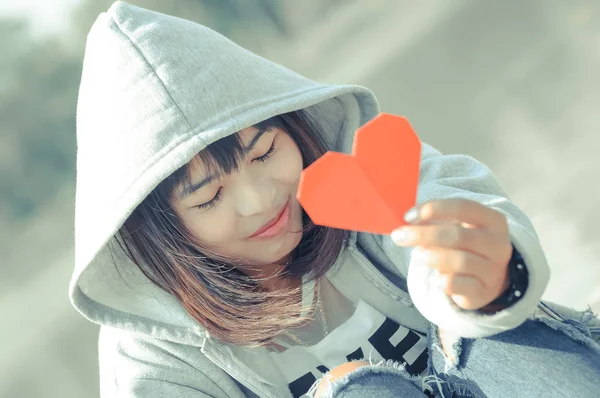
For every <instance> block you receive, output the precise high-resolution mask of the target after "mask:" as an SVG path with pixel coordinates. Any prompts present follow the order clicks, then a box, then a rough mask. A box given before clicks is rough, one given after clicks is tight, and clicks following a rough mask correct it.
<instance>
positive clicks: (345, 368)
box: [315, 361, 369, 398]
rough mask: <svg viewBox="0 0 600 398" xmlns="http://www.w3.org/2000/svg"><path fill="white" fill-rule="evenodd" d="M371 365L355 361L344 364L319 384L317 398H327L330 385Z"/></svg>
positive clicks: (330, 372)
mask: <svg viewBox="0 0 600 398" xmlns="http://www.w3.org/2000/svg"><path fill="white" fill-rule="evenodd" d="M367 365H369V362H367V361H354V362H346V363H343V364H341V365H339V366H337V367H335V368H333V369H331V370H330V371H329V372H328V373H327V374H326V375H325V376H324V377H323V378H322V379H321V381H320V382H319V386H318V387H317V390H316V392H315V398H324V397H326V392H327V390H328V389H329V385H330V384H331V383H333V382H334V381H336V380H338V379H340V378H342V377H344V376H346V375H348V374H349V373H351V372H353V371H355V370H356V369H358V368H361V367H363V366H367Z"/></svg>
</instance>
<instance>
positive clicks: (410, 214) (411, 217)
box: [404, 207, 419, 222]
mask: <svg viewBox="0 0 600 398" xmlns="http://www.w3.org/2000/svg"><path fill="white" fill-rule="evenodd" d="M418 218H419V211H418V210H417V208H416V207H413V208H412V209H410V210H409V211H407V212H406V214H405V215H404V221H406V222H415V221H417V219H418Z"/></svg>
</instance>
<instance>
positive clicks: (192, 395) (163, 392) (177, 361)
mask: <svg viewBox="0 0 600 398" xmlns="http://www.w3.org/2000/svg"><path fill="white" fill-rule="evenodd" d="M98 348H99V365H100V396H101V397H106V398H108V397H111V398H112V397H144V398H153V397H156V398H162V397H173V398H175V397H182V398H183V397H186V398H188V397H189V398H242V397H245V395H244V394H243V393H242V392H241V390H240V389H239V387H238V386H237V385H236V383H235V381H234V380H233V379H232V378H231V377H230V376H228V375H227V374H226V373H224V372H223V371H222V370H221V369H219V368H218V367H217V366H216V365H214V364H213V363H212V362H210V361H209V360H208V359H206V358H204V357H203V355H202V353H200V348H197V347H190V346H181V345H179V344H175V343H172V342H167V341H162V340H157V339H152V338H149V337H146V336H142V335H135V334H133V333H129V332H125V331H121V330H118V329H113V328H109V327H106V326H102V327H101V328H100V337H99V344H98ZM192 364H202V365H203V366H202V368H201V369H200V368H198V367H196V366H197V365H194V366H193V365H192Z"/></svg>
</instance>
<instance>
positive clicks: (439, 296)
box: [384, 143, 550, 338]
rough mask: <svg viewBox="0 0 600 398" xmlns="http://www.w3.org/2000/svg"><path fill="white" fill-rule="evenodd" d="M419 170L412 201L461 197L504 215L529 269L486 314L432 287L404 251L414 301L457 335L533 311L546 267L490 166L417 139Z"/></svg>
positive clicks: (430, 273) (496, 329) (479, 332)
mask: <svg viewBox="0 0 600 398" xmlns="http://www.w3.org/2000/svg"><path fill="white" fill-rule="evenodd" d="M420 173H421V175H420V182H419V190H418V195H417V203H423V202H427V201H430V200H435V199H449V198H464V199H470V200H474V201H477V202H479V203H482V204H484V205H487V206H489V207H490V208H493V209H495V210H497V211H499V212H501V213H502V214H504V215H505V216H506V218H507V221H508V226H509V231H510V236H511V240H512V243H513V245H514V246H515V247H516V248H517V250H518V251H519V252H520V253H521V255H522V257H523V259H524V261H525V265H526V267H527V270H528V272H529V286H528V288H527V291H526V293H525V295H524V296H523V298H522V299H521V300H520V301H519V302H517V303H516V304H514V305H513V306H511V307H509V308H507V309H505V310H503V311H500V312H497V313H495V314H491V315H486V314H482V313H479V312H476V311H466V310H463V309H461V308H460V307H458V306H456V305H455V304H454V302H453V301H452V300H451V299H450V298H449V297H448V296H447V295H446V294H445V292H444V291H443V290H442V289H441V288H439V287H437V283H436V282H437V280H438V274H437V272H435V271H434V270H433V269H431V268H430V267H428V266H427V265H424V264H420V263H419V262H418V260H417V257H416V256H415V257H414V258H412V257H410V256H408V258H409V259H410V260H409V267H408V276H407V284H408V290H409V293H410V295H411V298H412V300H413V302H414V304H415V306H416V307H417V309H418V310H419V311H420V312H421V313H422V314H423V316H425V318H427V319H428V320H429V321H430V322H432V323H434V324H435V325H437V326H438V327H439V328H440V329H443V330H447V331H449V332H454V333H455V334H457V335H459V336H461V337H469V338H476V337H486V336H491V335H494V334H496V333H500V332H503V331H505V330H509V329H513V328H515V327H517V326H519V325H520V324H521V323H523V322H524V321H525V320H526V319H527V318H528V317H529V315H530V314H532V313H533V312H534V311H535V308H536V307H537V305H538V303H539V302H540V300H541V297H542V294H543V293H544V291H545V289H546V286H547V284H548V281H549V279H550V269H549V267H548V264H547V262H546V258H545V255H544V252H543V250H542V248H541V245H540V242H539V240H538V237H537V234H536V232H535V230H534V228H533V225H532V224H531V222H530V221H529V219H528V218H527V216H525V214H524V213H523V212H522V211H521V210H519V209H518V208H517V206H515V205H514V204H513V203H512V202H511V201H510V200H509V199H508V198H507V195H506V193H505V191H504V189H503V188H502V186H501V185H500V184H499V182H498V180H497V179H496V177H495V176H494V175H493V173H492V172H491V171H490V169H489V168H487V167H486V166H485V165H483V164H482V163H480V162H478V161H477V160H475V159H473V158H471V157H469V156H464V155H442V154H441V153H440V152H438V151H437V150H435V149H434V148H432V147H431V146H429V145H427V144H425V143H423V144H422V153H421V171H420ZM384 239H385V240H386V242H385V243H384V245H385V246H388V245H394V244H393V242H391V239H390V238H389V237H385V238H384ZM389 249H391V248H390V247H389V246H388V250H389ZM396 249H398V247H396Z"/></svg>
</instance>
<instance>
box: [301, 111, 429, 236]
mask: <svg viewBox="0 0 600 398" xmlns="http://www.w3.org/2000/svg"><path fill="white" fill-rule="evenodd" d="M420 157H421V141H420V140H419V138H418V137H417V135H416V134H415V132H414V131H413V129H412V127H411V126H410V124H409V123H408V120H406V118H403V117H400V116H394V115H390V114H386V113H381V114H379V115H378V116H377V117H376V118H374V119H373V120H371V121H370V122H368V123H366V124H365V125H364V126H362V127H361V128H359V129H358V130H357V131H356V135H355V137H354V147H353V150H352V155H346V154H342V153H339V152H327V153H326V154H325V155H323V156H322V157H321V158H320V159H318V160H317V161H316V162H314V163H313V164H312V165H310V166H309V167H307V168H306V169H305V170H304V171H303V172H302V175H301V176H300V184H299V186H298V194H297V198H298V201H299V202H300V204H301V205H302V206H303V207H304V210H305V211H306V213H307V214H308V215H309V216H310V218H311V219H312V220H313V222H314V223H315V224H318V225H323V226H327V227H333V228H340V229H347V230H352V231H361V232H371V233H376V234H390V233H391V232H392V231H393V230H394V229H396V228H398V227H400V226H402V225H404V224H406V223H405V221H404V214H405V213H406V212H407V211H408V210H409V209H410V208H411V207H413V206H414V205H415V203H416V199H417V186H418V183H419V160H420Z"/></svg>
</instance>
